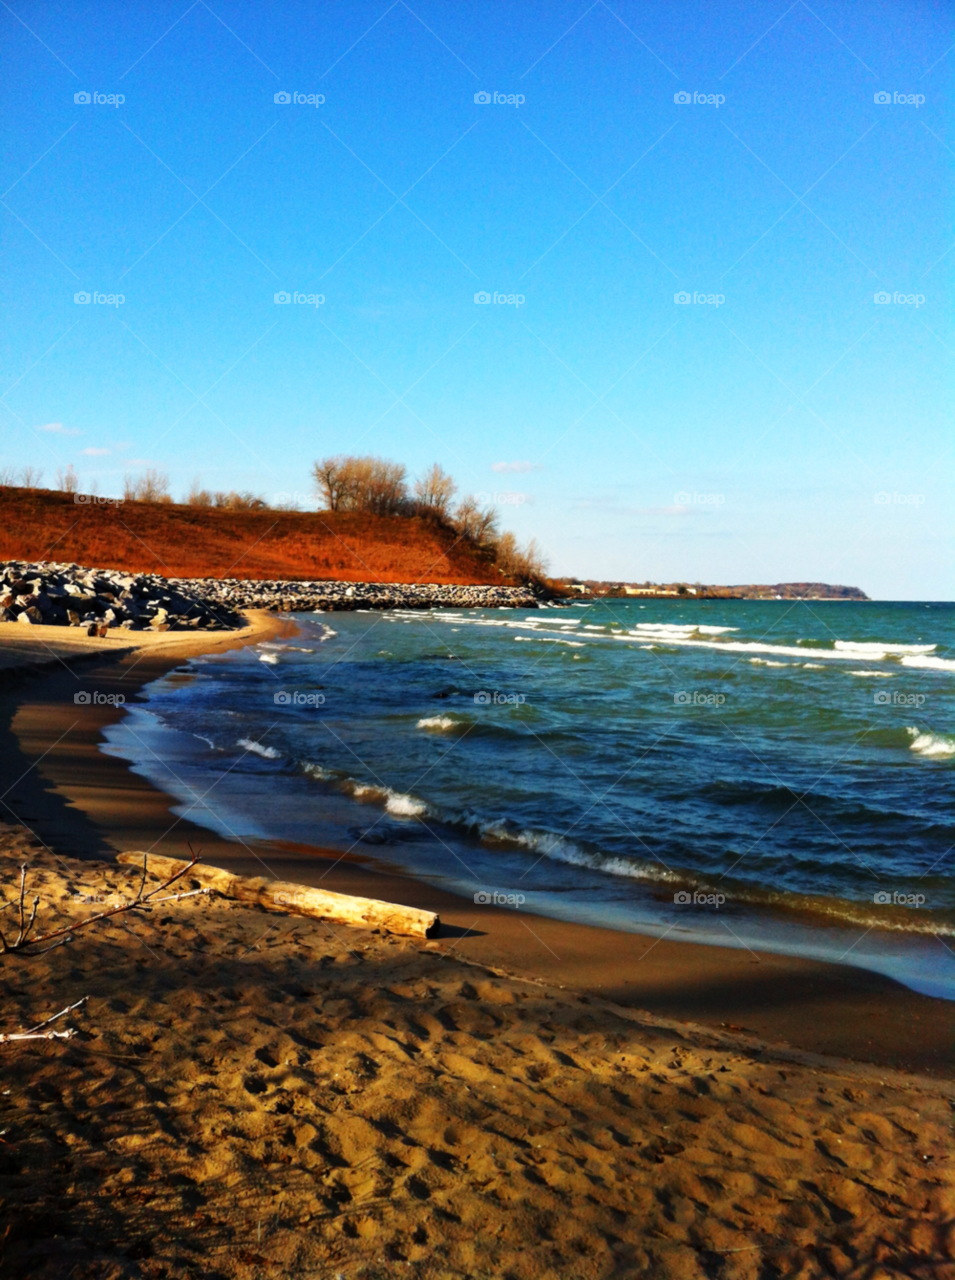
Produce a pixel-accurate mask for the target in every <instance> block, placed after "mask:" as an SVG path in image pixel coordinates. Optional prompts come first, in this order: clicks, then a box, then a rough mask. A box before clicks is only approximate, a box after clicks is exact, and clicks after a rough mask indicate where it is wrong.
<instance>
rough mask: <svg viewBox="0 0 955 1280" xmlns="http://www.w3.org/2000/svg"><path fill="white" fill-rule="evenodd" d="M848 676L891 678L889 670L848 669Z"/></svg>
mask: <svg viewBox="0 0 955 1280" xmlns="http://www.w3.org/2000/svg"><path fill="white" fill-rule="evenodd" d="M849 675H850V676H876V677H878V679H879V680H891V679H892V672H891V671H850V672H849Z"/></svg>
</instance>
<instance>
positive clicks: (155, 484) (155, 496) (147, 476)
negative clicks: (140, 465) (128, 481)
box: [136, 467, 170, 502]
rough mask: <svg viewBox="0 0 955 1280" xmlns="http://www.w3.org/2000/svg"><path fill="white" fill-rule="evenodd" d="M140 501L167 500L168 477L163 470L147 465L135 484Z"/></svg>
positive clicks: (168, 499)
mask: <svg viewBox="0 0 955 1280" xmlns="http://www.w3.org/2000/svg"><path fill="white" fill-rule="evenodd" d="M136 491H137V492H136V496H137V498H138V499H139V501H140V502H169V501H170V498H169V477H168V476H167V475H166V473H165V472H164V471H158V470H157V469H156V468H155V467H147V468H146V470H145V471H144V472H143V474H142V477H141V478H140V481H139V484H138V485H137V486H136Z"/></svg>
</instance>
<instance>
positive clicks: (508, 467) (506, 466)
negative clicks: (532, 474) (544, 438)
mask: <svg viewBox="0 0 955 1280" xmlns="http://www.w3.org/2000/svg"><path fill="white" fill-rule="evenodd" d="M491 470H492V471H536V470H537V464H536V463H535V462H492V463H491Z"/></svg>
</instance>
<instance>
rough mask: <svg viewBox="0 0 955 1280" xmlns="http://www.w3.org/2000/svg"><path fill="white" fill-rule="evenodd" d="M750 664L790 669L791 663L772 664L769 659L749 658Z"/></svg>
mask: <svg viewBox="0 0 955 1280" xmlns="http://www.w3.org/2000/svg"><path fill="white" fill-rule="evenodd" d="M750 662H752V663H754V664H755V665H756V666H760V667H791V666H792V665H793V664H792V663H791V662H773V660H772V659H771V658H750Z"/></svg>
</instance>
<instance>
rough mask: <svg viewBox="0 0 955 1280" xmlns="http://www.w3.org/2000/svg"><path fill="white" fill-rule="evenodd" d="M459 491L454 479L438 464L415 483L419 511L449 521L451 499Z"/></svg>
mask: <svg viewBox="0 0 955 1280" xmlns="http://www.w3.org/2000/svg"><path fill="white" fill-rule="evenodd" d="M457 489H458V486H457V485H456V484H455V483H454V480H453V479H452V477H451V476H449V475H448V473H447V472H446V471H445V470H444V469H443V468H442V467H441V466H439V464H438V463H437V462H436V463H435V464H434V466H433V467H430V468H429V470H427V471H426V472H425V473H424V475H423V476H422V477H421V478H420V479H419V480H416V481H415V486H414V494H415V498H416V500H417V503H418V507H419V510H421V512H422V513H423V514H425V515H430V516H433V517H435V518H437V519H439V520H447V519H448V515H449V512H450V508H451V499H452V498H453V497H454V495H455V493H457Z"/></svg>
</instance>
